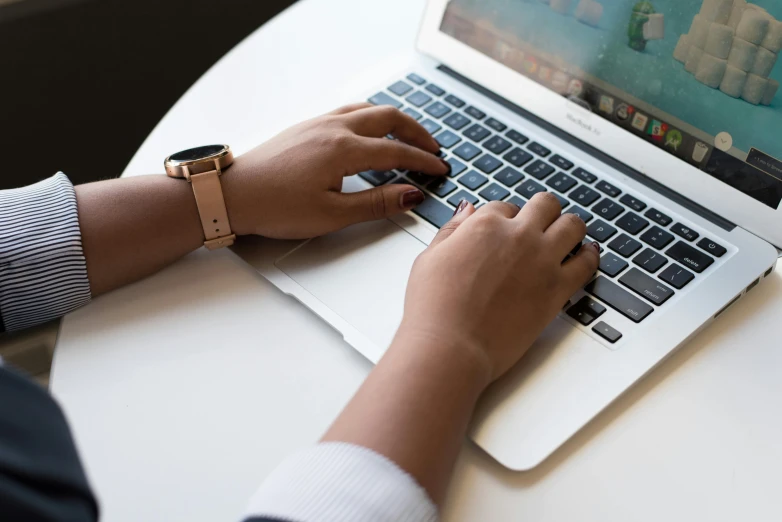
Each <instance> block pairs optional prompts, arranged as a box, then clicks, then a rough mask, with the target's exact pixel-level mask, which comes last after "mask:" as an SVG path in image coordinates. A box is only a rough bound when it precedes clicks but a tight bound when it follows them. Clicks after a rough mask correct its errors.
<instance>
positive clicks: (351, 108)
mask: <svg viewBox="0 0 782 522" xmlns="http://www.w3.org/2000/svg"><path fill="white" fill-rule="evenodd" d="M370 107H374V105H372V104H371V103H367V102H361V103H351V104H350V105H345V106H344V107H340V108H338V109H334V110H333V111H331V112H328V113H326V116H341V115H343V114H349V113H351V112H356V111H360V110H361V109H368V108H370Z"/></svg>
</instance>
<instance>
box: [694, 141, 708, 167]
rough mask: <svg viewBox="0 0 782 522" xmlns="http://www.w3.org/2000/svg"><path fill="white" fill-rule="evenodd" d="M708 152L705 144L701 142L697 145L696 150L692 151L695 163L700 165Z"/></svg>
mask: <svg viewBox="0 0 782 522" xmlns="http://www.w3.org/2000/svg"><path fill="white" fill-rule="evenodd" d="M708 152H709V147H708V146H707V145H706V144H705V143H703V142H700V141H699V142H698V143H696V144H695V149H693V151H692V160H693V161H694V162H695V163H700V162H701V161H703V159H704V158H705V157H706V154H708Z"/></svg>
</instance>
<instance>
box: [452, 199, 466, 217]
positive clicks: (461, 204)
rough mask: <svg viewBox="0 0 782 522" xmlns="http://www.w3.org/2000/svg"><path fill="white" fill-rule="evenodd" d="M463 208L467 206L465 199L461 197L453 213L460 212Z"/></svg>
mask: <svg viewBox="0 0 782 522" xmlns="http://www.w3.org/2000/svg"><path fill="white" fill-rule="evenodd" d="M465 208H467V200H466V199H463V200H461V201H460V202H459V206H458V207H456V210H455V211H454V213H453V215H454V216H455V215H456V214H459V213H461V212H462V211H463V210H464V209H465Z"/></svg>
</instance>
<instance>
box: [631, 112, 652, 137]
mask: <svg viewBox="0 0 782 522" xmlns="http://www.w3.org/2000/svg"><path fill="white" fill-rule="evenodd" d="M648 122H649V118H648V117H647V116H645V115H643V114H641V113H640V112H636V113H635V116H634V117H633V128H634V129H635V130H637V131H641V132H643V131H645V130H646V124H647V123H648Z"/></svg>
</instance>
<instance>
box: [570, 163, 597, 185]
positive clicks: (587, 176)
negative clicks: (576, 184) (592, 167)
mask: <svg viewBox="0 0 782 522" xmlns="http://www.w3.org/2000/svg"><path fill="white" fill-rule="evenodd" d="M573 175H574V176H575V177H577V178H578V179H580V180H581V181H583V182H584V183H594V182H595V181H596V180H597V176H595V175H594V174H592V173H591V172H588V171H586V170H584V169H582V168H581V167H579V168H577V169H576V170H574V171H573Z"/></svg>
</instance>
